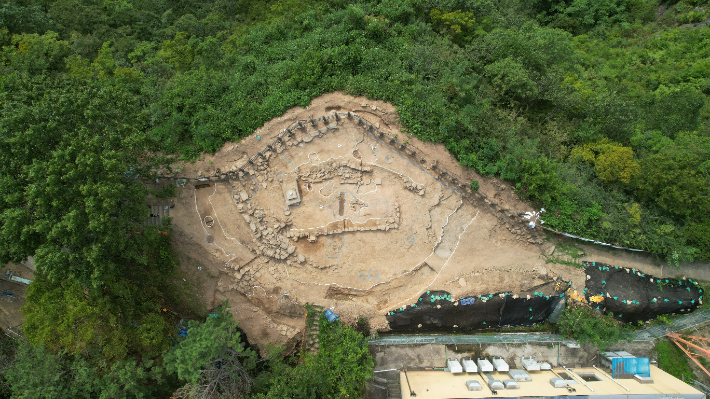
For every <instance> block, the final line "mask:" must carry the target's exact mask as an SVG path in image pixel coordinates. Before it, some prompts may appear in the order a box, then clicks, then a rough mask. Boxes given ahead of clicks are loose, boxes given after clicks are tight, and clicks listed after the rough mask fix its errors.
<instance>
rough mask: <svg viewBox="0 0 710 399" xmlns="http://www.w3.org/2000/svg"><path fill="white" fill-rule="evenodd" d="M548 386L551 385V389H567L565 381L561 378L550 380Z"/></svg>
mask: <svg viewBox="0 0 710 399" xmlns="http://www.w3.org/2000/svg"><path fill="white" fill-rule="evenodd" d="M550 384H552V386H553V387H555V388H566V387H567V381H565V380H563V379H562V378H557V377H555V378H550Z"/></svg>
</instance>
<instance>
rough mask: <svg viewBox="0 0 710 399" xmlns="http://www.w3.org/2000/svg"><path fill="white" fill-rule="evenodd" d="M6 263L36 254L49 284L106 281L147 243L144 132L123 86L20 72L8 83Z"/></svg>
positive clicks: (4, 89)
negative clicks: (142, 158)
mask: <svg viewBox="0 0 710 399" xmlns="http://www.w3.org/2000/svg"><path fill="white" fill-rule="evenodd" d="M0 98H2V101H0V104H2V105H0V107H1V108H0V116H1V117H0V134H1V135H2V140H1V142H2V144H0V157H1V158H2V164H1V165H0V179H2V180H1V181H2V184H0V186H1V187H2V188H0V190H2V191H1V192H0V194H1V198H0V235H1V236H2V239H3V240H4V241H6V242H8V243H10V244H9V245H3V246H2V248H0V260H1V261H3V262H6V261H10V260H12V261H20V260H22V259H24V258H26V257H27V256H30V255H34V256H35V260H36V262H37V268H38V271H39V272H41V273H44V274H46V276H47V278H48V279H49V280H51V281H54V282H58V281H63V280H66V279H76V280H77V281H79V282H80V283H81V284H82V285H93V286H94V287H99V286H101V285H102V284H103V283H105V282H107V281H109V280H111V279H112V278H113V276H116V275H119V274H120V273H121V272H122V268H123V266H124V265H125V262H127V261H132V262H137V263H142V264H145V261H146V257H145V253H142V252H140V251H139V249H141V248H143V246H142V245H140V242H141V241H143V239H144V236H142V235H140V234H139V233H140V231H141V230H142V222H143V221H144V220H146V219H147V216H148V210H147V208H146V207H145V205H143V201H144V200H145V198H146V194H147V193H148V190H147V188H146V187H145V186H143V184H142V183H141V181H140V180H137V179H135V176H136V175H139V174H141V173H142V166H141V165H140V163H139V159H138V157H139V156H142V155H143V151H144V149H146V148H147V141H146V139H145V136H144V135H143V134H142V133H141V132H140V131H139V130H138V128H137V126H136V125H137V121H136V120H135V119H131V118H130V116H131V115H136V114H137V112H138V108H137V104H136V100H135V99H134V98H132V96H131V95H130V94H129V93H127V92H125V91H124V90H122V89H121V88H120V87H116V86H109V87H102V86H101V85H100V84H98V83H94V82H91V81H77V80H70V79H66V78H62V77H57V78H55V79H48V78H47V77H44V76H42V77H37V78H30V77H28V76H26V75H22V74H18V73H15V74H12V75H10V76H7V77H6V78H5V79H3V80H2V81H0Z"/></svg>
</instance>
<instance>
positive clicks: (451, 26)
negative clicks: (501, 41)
mask: <svg viewBox="0 0 710 399" xmlns="http://www.w3.org/2000/svg"><path fill="white" fill-rule="evenodd" d="M430 17H431V23H432V24H433V25H434V26H436V27H437V29H439V31H440V32H441V33H443V34H445V35H447V36H449V37H450V38H451V40H452V41H453V42H454V43H456V44H458V45H459V46H464V45H466V44H468V43H470V42H471V41H473V39H475V38H476V37H479V36H483V35H485V34H486V31H485V30H484V28H483V26H482V24H480V23H478V24H477V23H476V18H475V17H474V15H473V13H472V12H470V11H461V10H456V11H453V12H445V11H441V10H439V9H436V8H435V9H433V10H431V13H430Z"/></svg>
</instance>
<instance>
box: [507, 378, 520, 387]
mask: <svg viewBox="0 0 710 399" xmlns="http://www.w3.org/2000/svg"><path fill="white" fill-rule="evenodd" d="M503 384H505V389H520V385H518V382H517V381H515V380H503Z"/></svg>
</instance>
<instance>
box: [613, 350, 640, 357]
mask: <svg viewBox="0 0 710 399" xmlns="http://www.w3.org/2000/svg"><path fill="white" fill-rule="evenodd" d="M616 354H617V355H619V356H621V357H636V356H634V355H632V354H630V353H629V352H626V351H617V352H616Z"/></svg>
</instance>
